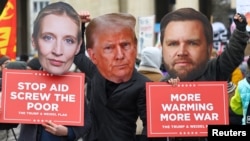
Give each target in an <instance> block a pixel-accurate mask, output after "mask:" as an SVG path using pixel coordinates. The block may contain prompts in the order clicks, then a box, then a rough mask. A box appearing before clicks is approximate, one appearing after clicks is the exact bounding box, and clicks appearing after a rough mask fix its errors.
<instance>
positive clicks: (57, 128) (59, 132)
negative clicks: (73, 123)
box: [42, 121, 68, 136]
mask: <svg viewBox="0 0 250 141" xmlns="http://www.w3.org/2000/svg"><path fill="white" fill-rule="evenodd" d="M42 126H43V127H44V128H45V130H46V131H47V132H49V133H51V134H53V135H56V136H67V135H68V128H67V127H65V126H63V125H57V124H55V123H53V122H52V121H48V122H44V123H43V124H42Z"/></svg>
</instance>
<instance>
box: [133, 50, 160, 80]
mask: <svg viewBox="0 0 250 141" xmlns="http://www.w3.org/2000/svg"><path fill="white" fill-rule="evenodd" d="M161 63H162V53H161V49H159V48H157V47H145V48H143V49H142V51H141V62H140V65H139V67H138V69H137V70H138V72H139V73H141V74H143V75H144V76H146V77H148V78H149V79H150V80H152V81H160V80H161V78H162V77H163V73H162V71H161V70H160V67H161Z"/></svg>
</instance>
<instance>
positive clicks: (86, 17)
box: [78, 11, 91, 23]
mask: <svg viewBox="0 0 250 141" xmlns="http://www.w3.org/2000/svg"><path fill="white" fill-rule="evenodd" d="M78 14H79V16H80V18H81V21H82V23H87V22H89V21H90V20H91V18H90V14H89V11H80V12H79V13H78Z"/></svg>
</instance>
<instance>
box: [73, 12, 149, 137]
mask: <svg viewBox="0 0 250 141" xmlns="http://www.w3.org/2000/svg"><path fill="white" fill-rule="evenodd" d="M135 24H136V20H135V18H134V17H133V16H132V15H129V14H123V13H110V14H105V15H102V16H99V17H97V18H95V19H93V20H91V21H90V23H89V24H88V26H87V28H86V47H87V51H88V55H89V57H90V59H91V61H92V62H93V63H92V62H91V61H90V60H89V59H88V57H87V56H85V53H84V52H85V51H84V47H82V50H81V53H80V54H79V55H77V56H76V58H75V61H74V63H75V64H76V65H77V66H78V68H79V69H80V70H81V71H83V72H85V73H86V75H87V76H88V77H89V78H91V86H92V87H91V88H92V89H91V91H90V92H91V96H90V103H89V104H90V111H91V115H92V119H93V124H92V128H91V131H90V134H89V135H88V139H87V141H107V140H109V141H118V140H119V141H133V140H134V138H135V130H136V124H135V122H136V120H137V117H138V116H140V118H141V119H142V121H143V126H144V127H146V95H145V82H149V81H150V80H149V79H147V78H146V77H144V76H143V75H141V74H140V73H138V72H137V71H136V69H135V60H136V56H137V39H136V35H135V29H134V28H135ZM143 134H144V135H145V138H146V129H145V130H144V133H143Z"/></svg>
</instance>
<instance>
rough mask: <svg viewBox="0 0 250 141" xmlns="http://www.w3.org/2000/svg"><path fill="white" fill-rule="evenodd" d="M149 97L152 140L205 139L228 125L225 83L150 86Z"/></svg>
mask: <svg viewBox="0 0 250 141" xmlns="http://www.w3.org/2000/svg"><path fill="white" fill-rule="evenodd" d="M146 93H147V94H146V98H147V128H148V136H149V137H195V136H197V137H198V136H200V137H202V136H207V125H209V124H215V125H216V124H228V122H229V117H228V94H227V83H226V82H221V81H220V82H180V83H179V84H178V86H172V85H169V84H167V83H166V82H147V83H146Z"/></svg>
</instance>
